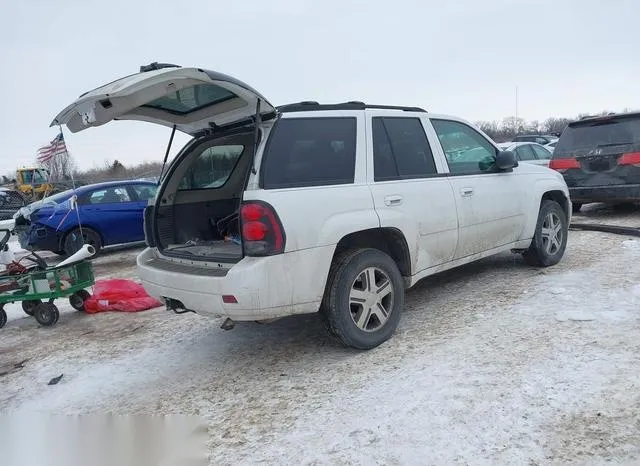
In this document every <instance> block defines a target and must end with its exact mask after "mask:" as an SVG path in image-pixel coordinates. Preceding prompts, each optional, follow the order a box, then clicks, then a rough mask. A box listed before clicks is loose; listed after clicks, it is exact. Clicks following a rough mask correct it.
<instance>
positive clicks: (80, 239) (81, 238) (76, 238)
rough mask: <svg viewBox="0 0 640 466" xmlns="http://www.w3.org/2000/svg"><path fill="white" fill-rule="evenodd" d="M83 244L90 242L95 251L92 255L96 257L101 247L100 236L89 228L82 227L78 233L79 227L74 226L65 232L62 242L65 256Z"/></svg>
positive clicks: (73, 252)
mask: <svg viewBox="0 0 640 466" xmlns="http://www.w3.org/2000/svg"><path fill="white" fill-rule="evenodd" d="M84 244H90V245H91V246H93V247H94V248H95V250H96V253H95V255H94V256H93V257H96V256H97V255H98V254H99V253H100V249H102V238H100V235H99V234H98V233H97V232H96V231H94V230H92V229H91V228H86V227H85V228H82V235H80V229H79V228H75V229H73V230H71V231H70V232H69V233H67V234H66V236H65V237H64V241H63V243H62V245H63V248H64V253H65V255H66V256H71V255H73V254H75V253H76V252H78V251H79V250H80V248H82V246H83V245H84Z"/></svg>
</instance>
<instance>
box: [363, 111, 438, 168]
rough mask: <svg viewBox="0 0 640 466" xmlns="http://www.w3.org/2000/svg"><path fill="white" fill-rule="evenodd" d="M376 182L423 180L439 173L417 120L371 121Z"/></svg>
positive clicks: (391, 119) (392, 119)
mask: <svg viewBox="0 0 640 466" xmlns="http://www.w3.org/2000/svg"><path fill="white" fill-rule="evenodd" d="M372 129H373V164H374V167H373V175H374V179H375V181H390V180H399V179H411V178H424V177H427V176H430V175H435V174H436V173H437V170H436V165H435V162H434V160H433V154H432V153H431V147H430V146H429V142H428V141H427V136H426V135H425V133H424V129H423V127H422V123H421V122H420V119H418V118H398V117H393V118H382V117H376V118H373V119H372Z"/></svg>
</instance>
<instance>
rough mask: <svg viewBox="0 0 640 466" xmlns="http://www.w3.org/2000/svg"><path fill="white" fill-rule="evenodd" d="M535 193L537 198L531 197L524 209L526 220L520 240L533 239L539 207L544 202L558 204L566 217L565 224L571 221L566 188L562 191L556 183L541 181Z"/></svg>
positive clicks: (569, 203)
mask: <svg viewBox="0 0 640 466" xmlns="http://www.w3.org/2000/svg"><path fill="white" fill-rule="evenodd" d="M535 191H536V192H537V193H538V194H537V196H531V197H530V198H529V201H528V202H529V204H528V207H527V208H526V217H527V220H526V222H525V225H524V228H523V231H522V235H521V238H520V239H521V240H529V239H531V238H533V235H534V233H535V229H536V225H537V223H538V215H539V212H540V207H541V206H542V202H543V201H545V200H552V201H556V202H557V203H558V204H560V206H561V207H562V210H563V211H564V213H565V215H566V216H567V222H570V221H571V200H570V198H569V191H568V190H567V189H566V188H564V189H563V188H562V187H561V186H558V184H557V183H550V182H549V180H541V181H539V182H538V183H537V184H536V189H535Z"/></svg>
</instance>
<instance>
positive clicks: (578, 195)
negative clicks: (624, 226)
mask: <svg viewBox="0 0 640 466" xmlns="http://www.w3.org/2000/svg"><path fill="white" fill-rule="evenodd" d="M569 194H570V196H571V202H573V203H574V204H575V203H587V202H632V201H633V202H636V201H640V184H621V185H609V186H589V187H584V186H582V187H576V188H569Z"/></svg>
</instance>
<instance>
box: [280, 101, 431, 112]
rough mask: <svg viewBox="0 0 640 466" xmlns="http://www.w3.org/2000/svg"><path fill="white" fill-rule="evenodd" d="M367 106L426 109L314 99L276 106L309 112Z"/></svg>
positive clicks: (413, 108)
mask: <svg viewBox="0 0 640 466" xmlns="http://www.w3.org/2000/svg"><path fill="white" fill-rule="evenodd" d="M367 108H377V109H382V110H402V111H404V112H423V113H427V111H426V110H424V109H422V108H420V107H403V106H399V105H373V104H365V103H364V102H359V101H355V100H353V101H349V102H343V103H339V104H320V103H318V102H315V101H304V102H297V103H293V104H287V105H281V106H279V107H278V111H280V112H283V113H284V112H310V111H316V110H364V109H367Z"/></svg>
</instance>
